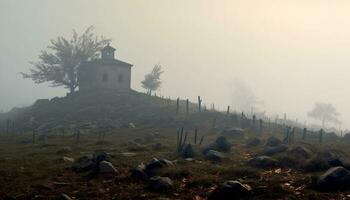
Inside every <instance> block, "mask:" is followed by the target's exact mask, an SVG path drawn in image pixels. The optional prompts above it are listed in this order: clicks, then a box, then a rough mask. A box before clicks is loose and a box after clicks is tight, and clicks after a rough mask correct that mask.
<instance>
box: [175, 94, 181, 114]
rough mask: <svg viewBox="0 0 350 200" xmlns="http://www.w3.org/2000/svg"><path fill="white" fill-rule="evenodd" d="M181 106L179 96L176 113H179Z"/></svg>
mask: <svg viewBox="0 0 350 200" xmlns="http://www.w3.org/2000/svg"><path fill="white" fill-rule="evenodd" d="M179 107H180V98H179V97H178V98H177V99H176V115H178V114H179Z"/></svg>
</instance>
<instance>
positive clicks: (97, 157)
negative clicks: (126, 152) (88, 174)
mask: <svg viewBox="0 0 350 200" xmlns="http://www.w3.org/2000/svg"><path fill="white" fill-rule="evenodd" d="M93 160H94V162H95V163H97V164H98V163H100V162H102V161H105V160H109V156H108V154H107V153H106V152H105V151H103V150H96V151H95V152H94V154H93Z"/></svg>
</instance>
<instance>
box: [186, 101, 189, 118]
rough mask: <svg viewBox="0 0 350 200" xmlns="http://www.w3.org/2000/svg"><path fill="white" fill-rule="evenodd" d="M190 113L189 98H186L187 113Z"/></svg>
mask: <svg viewBox="0 0 350 200" xmlns="http://www.w3.org/2000/svg"><path fill="white" fill-rule="evenodd" d="M188 113H189V100H188V99H186V115H188Z"/></svg>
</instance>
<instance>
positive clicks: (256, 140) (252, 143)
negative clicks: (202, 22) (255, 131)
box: [245, 138, 261, 147]
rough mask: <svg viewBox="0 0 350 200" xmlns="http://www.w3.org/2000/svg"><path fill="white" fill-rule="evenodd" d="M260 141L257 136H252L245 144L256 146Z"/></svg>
mask: <svg viewBox="0 0 350 200" xmlns="http://www.w3.org/2000/svg"><path fill="white" fill-rule="evenodd" d="M260 143H261V140H260V139H259V138H253V139H250V140H249V141H248V142H247V144H246V145H245V146H246V147H255V146H258V145H259V144H260Z"/></svg>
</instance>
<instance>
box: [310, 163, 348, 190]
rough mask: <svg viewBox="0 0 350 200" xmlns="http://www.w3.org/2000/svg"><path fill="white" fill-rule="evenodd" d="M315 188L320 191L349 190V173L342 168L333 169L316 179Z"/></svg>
mask: <svg viewBox="0 0 350 200" xmlns="http://www.w3.org/2000/svg"><path fill="white" fill-rule="evenodd" d="M316 188H317V189H318V190H320V191H332V190H346V189H349V188H350V172H349V171H348V170H346V169H345V168H344V167H333V168H331V169H329V170H328V171H326V172H325V173H324V174H322V175H321V176H320V177H319V178H318V180H317V182H316Z"/></svg>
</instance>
